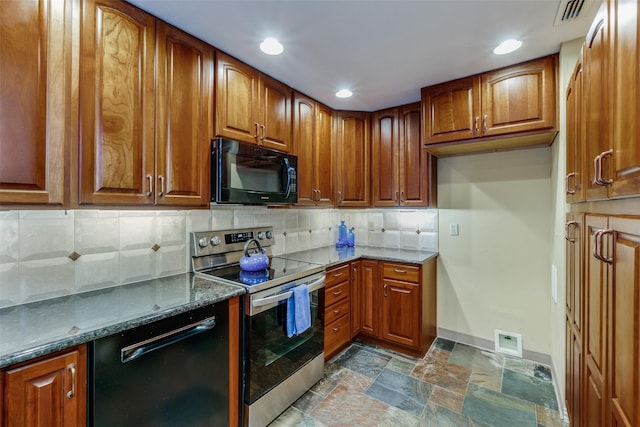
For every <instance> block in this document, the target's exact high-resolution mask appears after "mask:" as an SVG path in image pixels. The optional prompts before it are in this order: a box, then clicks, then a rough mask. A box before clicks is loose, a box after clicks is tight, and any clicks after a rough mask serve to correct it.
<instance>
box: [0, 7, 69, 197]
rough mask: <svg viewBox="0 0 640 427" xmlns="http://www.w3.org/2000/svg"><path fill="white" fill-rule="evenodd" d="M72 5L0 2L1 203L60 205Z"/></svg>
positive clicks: (67, 113) (63, 194) (67, 101)
mask: <svg viewBox="0 0 640 427" xmlns="http://www.w3.org/2000/svg"><path fill="white" fill-rule="evenodd" d="M71 16H72V13H71V8H70V7H67V6H65V3H63V2H59V1H48V0H39V1H29V2H27V1H1V2H0V76H2V77H1V78H0V123H2V125H1V126H0V205H4V204H51V205H62V204H63V203H64V198H65V191H64V180H65V175H64V174H65V161H64V157H65V148H66V144H69V142H68V140H69V139H70V138H71V139H72V138H73V135H75V132H74V129H73V128H72V126H71V125H70V123H71V122H72V120H71V119H70V117H71V116H72V107H71V79H72V75H73V73H72V72H71V71H72V70H71V62H72V61H71V44H72V40H71V34H72V27H71V25H72V24H71Z"/></svg>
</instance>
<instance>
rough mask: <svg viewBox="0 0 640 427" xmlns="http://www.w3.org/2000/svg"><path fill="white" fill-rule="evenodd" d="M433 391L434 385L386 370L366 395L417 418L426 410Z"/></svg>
mask: <svg viewBox="0 0 640 427" xmlns="http://www.w3.org/2000/svg"><path fill="white" fill-rule="evenodd" d="M432 390H433V385H432V384H427V383H425V382H422V381H419V380H417V379H415V378H413V377H409V376H407V375H403V374H400V373H398V372H395V371H392V370H390V369H385V370H383V371H382V372H381V373H380V375H379V376H378V378H376V380H375V381H374V382H373V384H371V387H369V389H367V392H366V394H367V395H368V396H371V397H375V398H376V399H378V400H381V401H383V402H385V403H387V404H389V405H391V406H394V407H396V408H398V409H402V410H403V411H405V412H407V413H409V414H410V415H415V416H417V415H420V413H421V412H422V410H423V409H424V406H425V404H426V402H427V401H428V400H429V396H430V395H431V391H432Z"/></svg>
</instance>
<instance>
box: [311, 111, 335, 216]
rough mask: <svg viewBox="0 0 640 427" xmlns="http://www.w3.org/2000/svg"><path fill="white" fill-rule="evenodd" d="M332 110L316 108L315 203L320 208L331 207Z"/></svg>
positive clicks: (332, 160) (333, 161)
mask: <svg viewBox="0 0 640 427" xmlns="http://www.w3.org/2000/svg"><path fill="white" fill-rule="evenodd" d="M333 140H334V130H333V110H331V108H329V107H326V106H324V105H322V104H317V106H316V134H315V138H314V150H315V151H314V152H315V154H314V158H315V159H316V163H315V166H314V171H315V173H316V175H315V188H316V189H317V190H318V191H317V194H316V202H317V204H318V205H322V206H333V201H334V199H333V182H334V181H333V165H334V163H335V157H334V152H335V151H334V148H333Z"/></svg>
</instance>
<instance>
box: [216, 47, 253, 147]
mask: <svg viewBox="0 0 640 427" xmlns="http://www.w3.org/2000/svg"><path fill="white" fill-rule="evenodd" d="M216 64H217V66H216V130H215V133H216V135H217V136H224V137H227V138H231V139H236V140H239V141H245V142H250V143H256V141H257V138H258V135H259V131H260V129H259V123H258V121H259V119H260V117H259V114H258V108H259V105H258V99H259V96H258V80H259V78H258V76H259V73H258V71H257V70H255V69H253V68H251V67H249V66H248V65H246V64H244V63H242V62H240V61H238V60H236V59H234V58H232V57H230V56H228V55H225V54H224V53H222V52H219V51H218V52H216Z"/></svg>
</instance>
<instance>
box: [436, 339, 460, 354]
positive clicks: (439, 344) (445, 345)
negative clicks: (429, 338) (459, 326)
mask: <svg viewBox="0 0 640 427" xmlns="http://www.w3.org/2000/svg"><path fill="white" fill-rule="evenodd" d="M455 345H456V342H455V341H451V340H448V339H445V338H436V340H435V341H434V343H433V348H438V349H440V350H444V351H451V350H453V347H454V346H455Z"/></svg>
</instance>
